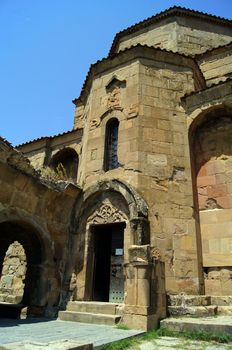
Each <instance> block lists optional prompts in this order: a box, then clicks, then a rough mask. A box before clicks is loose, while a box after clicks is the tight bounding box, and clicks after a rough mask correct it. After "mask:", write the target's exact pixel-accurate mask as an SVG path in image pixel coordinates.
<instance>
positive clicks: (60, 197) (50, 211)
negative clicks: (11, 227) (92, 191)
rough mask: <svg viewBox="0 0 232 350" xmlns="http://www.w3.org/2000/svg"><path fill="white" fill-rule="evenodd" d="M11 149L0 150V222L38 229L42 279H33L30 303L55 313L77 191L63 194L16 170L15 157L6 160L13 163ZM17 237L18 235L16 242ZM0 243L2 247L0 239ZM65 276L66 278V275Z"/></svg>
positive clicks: (16, 154)
mask: <svg viewBox="0 0 232 350" xmlns="http://www.w3.org/2000/svg"><path fill="white" fill-rule="evenodd" d="M11 152H12V154H11ZM14 152H15V151H13V150H12V151H11V150H10V151H9V152H3V151H1V152H0V223H2V222H3V223H4V222H9V223H11V222H19V223H21V222H22V223H25V224H26V225H28V227H32V231H33V227H34V229H35V231H36V230H38V231H39V232H40V234H41V236H40V240H41V242H42V245H43V246H44V253H43V254H44V256H43V257H41V259H42V261H43V263H42V265H41V266H39V267H38V271H36V273H39V274H40V275H41V276H42V277H41V278H42V279H37V280H36V283H37V286H36V290H37V297H36V298H37V299H35V300H34V299H33V297H32V302H33V303H34V305H38V306H39V307H41V308H44V309H45V308H46V309H47V310H48V314H49V315H50V316H52V315H53V316H54V315H55V314H54V312H55V311H56V307H57V305H58V303H59V298H60V292H61V288H62V286H61V284H62V279H63V277H64V272H65V271H64V269H65V263H66V256H67V255H68V253H67V249H68V247H67V244H68V232H69V231H68V228H69V222H70V215H71V213H72V207H73V203H74V200H75V198H76V196H77V194H76V193H75V191H74V189H73V191H74V193H72V191H71V193H70V194H66V193H65V191H64V193H63V192H62V191H61V190H58V189H57V188H54V189H53V188H52V185H51V186H49V185H48V186H46V185H45V184H42V183H41V181H40V179H39V178H38V177H37V175H36V174H35V175H34V176H32V175H30V174H29V175H28V174H26V173H24V172H23V171H20V170H18V169H17V168H16V167H20V163H17V162H16V160H15V161H14V166H11V165H9V164H8V163H7V162H11V163H12V162H13V159H15V157H16V156H18V152H15V153H14ZM19 162H20V157H19ZM22 168H23V164H22ZM61 213H62V215H61ZM28 230H29V228H28ZM13 237H15V236H13ZM20 237H21V236H20V235H19V236H18V241H19V243H20ZM5 239H8V240H9V241H10V239H11V232H8V235H7V237H5V236H4V235H2V238H1V240H3V242H4V240H5ZM14 239H15V238H14ZM16 239H17V238H16ZM28 239H30V237H28ZM1 246H2V247H3V243H2V241H1ZM5 253H6V251H4V252H3V251H1V256H0V259H2V261H3V259H4V255H5ZM2 254H4V255H3V256H2ZM43 259H45V260H43ZM0 268H2V266H0ZM4 268H6V267H4ZM66 277H67V279H68V276H66ZM50 312H51V313H50Z"/></svg>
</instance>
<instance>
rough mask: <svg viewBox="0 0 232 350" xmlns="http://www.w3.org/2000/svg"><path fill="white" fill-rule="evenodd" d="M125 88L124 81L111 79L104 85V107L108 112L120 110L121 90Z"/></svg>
mask: <svg viewBox="0 0 232 350" xmlns="http://www.w3.org/2000/svg"><path fill="white" fill-rule="evenodd" d="M125 86H126V81H125V80H119V79H117V78H116V77H113V78H112V79H111V80H110V81H109V83H108V84H107V85H106V92H107V96H106V100H105V103H106V107H107V109H108V110H112V109H121V89H122V88H124V87H125Z"/></svg>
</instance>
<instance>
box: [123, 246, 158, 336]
mask: <svg viewBox="0 0 232 350" xmlns="http://www.w3.org/2000/svg"><path fill="white" fill-rule="evenodd" d="M153 268H154V264H153V263H152V262H151V259H150V246H149V245H142V246H131V247H130V248H129V263H126V264H125V273H126V298H125V310H124V316H123V322H125V323H126V324H127V325H128V326H129V327H131V328H135V329H136V328H137V329H145V330H147V329H148V328H149V317H148V316H149V315H150V314H151V313H152V310H151V284H152V281H151V280H152V271H153Z"/></svg>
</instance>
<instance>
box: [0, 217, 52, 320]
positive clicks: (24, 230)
mask: <svg viewBox="0 0 232 350" xmlns="http://www.w3.org/2000/svg"><path fill="white" fill-rule="evenodd" d="M44 255H45V254H44V247H43V243H42V242H41V239H40V237H39V235H38V232H37V231H36V230H35V229H33V228H32V227H31V226H30V225H28V224H25V223H21V222H11V221H5V222H2V223H0V271H1V275H2V278H1V281H2V279H3V282H4V283H1V284H0V294H2V298H4V300H1V301H5V302H6V303H8V304H20V305H21V307H25V306H26V307H28V314H34V312H35V309H37V312H38V314H40V313H41V312H42V309H43V307H42V304H43V303H42V302H41V301H42V299H44V295H42V293H41V287H43V286H42V285H41V284H43V283H42V274H43V273H42V272H43V268H42V264H43V261H44V258H45V256H44ZM1 292H2V293H1ZM3 294H4V297H3ZM1 301H0V302H1ZM5 306H6V305H5ZM4 310H5V311H4ZM14 310H17V311H16V312H11V311H12V308H10V307H9V308H8V309H6V307H5V308H3V307H1V308H0V311H1V312H0V317H6V316H7V317H8V316H10V317H14V316H15V317H17V316H18V314H17V312H19V311H20V307H18V309H17V308H15V309H14ZM5 312H6V314H5Z"/></svg>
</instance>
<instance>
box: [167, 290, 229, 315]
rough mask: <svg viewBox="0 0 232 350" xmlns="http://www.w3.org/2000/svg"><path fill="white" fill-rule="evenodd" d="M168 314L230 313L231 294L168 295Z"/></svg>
mask: <svg viewBox="0 0 232 350" xmlns="http://www.w3.org/2000/svg"><path fill="white" fill-rule="evenodd" d="M168 304H169V306H168V311H169V314H170V316H175V317H178V316H194V317H205V316H215V315H232V296H211V295H170V296H169V303H168Z"/></svg>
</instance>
